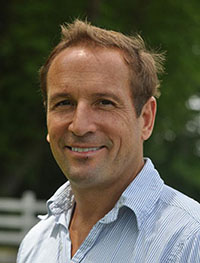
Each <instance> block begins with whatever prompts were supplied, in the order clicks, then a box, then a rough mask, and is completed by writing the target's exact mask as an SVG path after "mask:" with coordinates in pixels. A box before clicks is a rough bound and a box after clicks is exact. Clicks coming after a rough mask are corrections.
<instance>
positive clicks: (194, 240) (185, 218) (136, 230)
mask: <svg viewBox="0 0 200 263" xmlns="http://www.w3.org/2000/svg"><path fill="white" fill-rule="evenodd" d="M73 205H74V197H73V194H72V191H71V188H70V184H69V182H67V183H66V184H64V185H63V186H62V187H61V188H59V189H58V191H57V192H56V193H55V194H54V196H53V197H52V198H51V199H50V200H49V201H48V202H47V206H48V215H46V216H44V217H43V218H42V219H41V221H40V222H39V223H38V224H37V225H36V226H35V227H33V228H32V229H31V230H30V232H29V233H28V235H27V236H26V237H25V238H24V240H23V242H22V244H21V246H20V249H19V253H18V259H17V263H78V262H82V263H104V262H105V263H111V262H112V263H126V262H127V263H128V262H130V263H175V262H176V263H178V262H179V263H198V262H199V263H200V204H199V203H197V202H196V201H194V200H193V199H191V198H189V197H187V196H185V195H183V194H182V193H180V192H178V191H176V190H174V189H172V188H170V187H169V186H167V185H165V184H164V183H163V181H162V179H161V178H160V176H159V174H158V172H157V171H156V170H155V169H154V166H153V164H152V162H151V161H150V160H149V159H147V160H146V163H145V165H144V167H143V169H142V171H141V172H140V173H139V174H138V175H137V177H136V178H135V179H134V180H133V182H132V183H131V184H130V185H129V186H128V187H127V189H126V190H125V191H124V192H123V194H122V195H121V197H120V199H119V200H118V202H117V203H116V205H115V207H114V208H113V209H112V210H111V211H110V212H109V213H108V214H106V215H105V216H104V217H103V218H102V219H101V220H99V221H98V222H97V223H96V224H95V225H94V227H93V228H92V229H91V231H90V233H89V234H88V236H87V238H86V239H85V241H84V242H83V243H82V245H81V246H80V248H79V249H78V250H77V252H76V254H75V255H74V256H73V258H71V241H70V236H69V230H68V226H69V222H70V217H71V212H72V209H73Z"/></svg>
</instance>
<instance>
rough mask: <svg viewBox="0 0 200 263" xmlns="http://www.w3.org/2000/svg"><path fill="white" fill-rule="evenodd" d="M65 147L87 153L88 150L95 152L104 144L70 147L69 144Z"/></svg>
mask: <svg viewBox="0 0 200 263" xmlns="http://www.w3.org/2000/svg"><path fill="white" fill-rule="evenodd" d="M67 148H68V149H69V150H70V151H72V152H78V153H88V152H96V151H98V150H100V149H102V148H104V146H100V147H70V146H67Z"/></svg>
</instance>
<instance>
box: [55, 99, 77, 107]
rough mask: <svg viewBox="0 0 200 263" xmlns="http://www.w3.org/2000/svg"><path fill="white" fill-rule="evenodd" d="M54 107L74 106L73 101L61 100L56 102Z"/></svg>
mask: <svg viewBox="0 0 200 263" xmlns="http://www.w3.org/2000/svg"><path fill="white" fill-rule="evenodd" d="M55 106H56V107H62V106H74V102H73V101H71V100H68V99H67V100H62V101H59V102H58V103H56V105H55Z"/></svg>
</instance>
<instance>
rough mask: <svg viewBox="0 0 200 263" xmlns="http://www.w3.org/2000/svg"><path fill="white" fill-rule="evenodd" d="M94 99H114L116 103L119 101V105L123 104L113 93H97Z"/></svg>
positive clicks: (93, 95)
mask: <svg viewBox="0 0 200 263" xmlns="http://www.w3.org/2000/svg"><path fill="white" fill-rule="evenodd" d="M92 97H94V98H99V97H103V98H112V99H114V100H115V101H117V102H118V103H121V99H120V97H119V96H117V95H116V94H114V93H112V92H96V93H94V94H92Z"/></svg>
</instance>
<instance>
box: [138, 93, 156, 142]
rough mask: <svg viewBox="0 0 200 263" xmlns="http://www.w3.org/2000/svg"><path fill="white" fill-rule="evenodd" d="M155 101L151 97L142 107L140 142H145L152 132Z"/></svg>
mask: <svg viewBox="0 0 200 263" xmlns="http://www.w3.org/2000/svg"><path fill="white" fill-rule="evenodd" d="M156 108H157V106H156V99H155V98H154V97H151V98H150V99H149V100H148V101H147V102H146V104H145V105H144V107H143V109H142V113H141V118H142V125H143V126H142V140H143V141H145V140H147V139H148V138H149V137H150V136H151V133H152V131H153V127H154V122H155V117H156Z"/></svg>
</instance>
